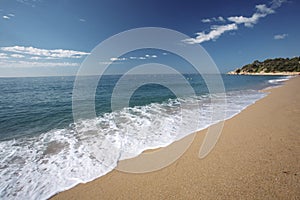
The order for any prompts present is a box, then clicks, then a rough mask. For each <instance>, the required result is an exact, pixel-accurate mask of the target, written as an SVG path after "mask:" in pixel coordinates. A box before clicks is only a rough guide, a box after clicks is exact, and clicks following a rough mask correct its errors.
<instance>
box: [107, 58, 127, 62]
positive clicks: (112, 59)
mask: <svg viewBox="0 0 300 200" xmlns="http://www.w3.org/2000/svg"><path fill="white" fill-rule="evenodd" d="M124 60H127V58H110V61H124Z"/></svg>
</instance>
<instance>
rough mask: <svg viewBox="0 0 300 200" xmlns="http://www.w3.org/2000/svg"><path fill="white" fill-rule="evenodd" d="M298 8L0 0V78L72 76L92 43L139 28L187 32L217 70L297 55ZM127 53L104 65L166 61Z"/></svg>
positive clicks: (228, 0) (224, 1)
mask: <svg viewBox="0 0 300 200" xmlns="http://www.w3.org/2000/svg"><path fill="white" fill-rule="evenodd" d="M299 10H300V1H298V0H249V1H240V0H185V1H179V0H178V1H176V0H126V1H122V0H118V1H117V0H98V1H96V0H95V1H92V0H85V1H83V0H0V77H22V76H25V77H26V76H61V75H75V74H76V73H77V71H78V69H79V67H80V64H81V63H82V61H83V60H84V59H85V58H86V57H87V56H88V55H89V54H90V52H91V50H92V49H94V48H95V47H96V46H97V45H98V44H99V43H100V42H102V41H104V40H105V39H107V38H109V37H111V36H113V35H115V34H117V33H120V32H122V31H126V30H129V29H133V28H140V27H163V28H168V29H173V30H176V31H179V32H181V33H184V34H186V35H188V36H189V37H191V38H190V39H188V40H186V41H183V42H184V43H185V44H186V45H201V46H202V47H203V48H204V49H205V50H206V51H207V52H208V53H209V55H210V56H211V57H212V59H213V60H214V61H215V63H216V65H217V67H218V68H219V70H220V71H221V72H223V73H225V72H228V71H230V70H233V69H235V68H238V67H242V66H243V65H245V64H248V63H252V62H253V61H254V60H260V61H263V60H265V59H267V58H276V57H284V58H286V57H290V58H291V57H295V56H300V48H299V46H300V26H299V25H298V23H299V20H300V12H299ZM135 53H136V54H134V53H133V54H131V55H128V56H127V57H123V58H111V61H114V62H116V63H117V64H118V65H119V66H122V65H123V64H124V65H128V64H129V63H130V62H141V63H142V62H144V63H147V62H158V63H159V62H163V60H167V59H169V60H174V56H173V55H172V54H168V53H166V52H159V51H157V52H155V51H150V52H149V51H144V52H143V51H141V52H135ZM175 60H176V59H175ZM179 63H180V62H179ZM180 65H182V66H181V67H184V63H180Z"/></svg>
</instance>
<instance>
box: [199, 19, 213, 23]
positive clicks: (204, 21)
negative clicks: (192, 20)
mask: <svg viewBox="0 0 300 200" xmlns="http://www.w3.org/2000/svg"><path fill="white" fill-rule="evenodd" d="M201 21H202V22H203V23H210V22H211V20H210V19H202V20H201Z"/></svg>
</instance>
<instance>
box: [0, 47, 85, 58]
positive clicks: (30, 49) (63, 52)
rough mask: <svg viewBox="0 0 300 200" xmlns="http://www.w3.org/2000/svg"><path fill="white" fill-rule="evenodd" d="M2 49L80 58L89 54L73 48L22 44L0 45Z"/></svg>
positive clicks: (50, 56)
mask: <svg viewBox="0 0 300 200" xmlns="http://www.w3.org/2000/svg"><path fill="white" fill-rule="evenodd" d="M1 50H2V51H7V52H13V53H19V54H28V55H33V56H44V57H49V58H81V57H83V56H86V55H89V53H86V52H81V51H74V50H64V49H53V50H48V49H38V48H35V47H24V46H13V47H1Z"/></svg>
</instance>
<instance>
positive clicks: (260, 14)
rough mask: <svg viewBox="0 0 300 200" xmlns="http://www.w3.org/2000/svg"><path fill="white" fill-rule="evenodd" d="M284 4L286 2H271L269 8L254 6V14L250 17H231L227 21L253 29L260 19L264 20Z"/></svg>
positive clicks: (282, 0) (275, 0) (276, 0)
mask: <svg viewBox="0 0 300 200" xmlns="http://www.w3.org/2000/svg"><path fill="white" fill-rule="evenodd" d="M284 2H286V0H274V1H272V2H271V5H270V7H268V6H266V5H265V4H260V5H256V6H255V8H256V12H255V13H253V14H252V16H251V17H244V16H233V17H228V18H227V19H228V20H229V21H231V22H234V23H236V24H244V25H245V26H246V27H253V26H254V25H255V24H257V23H258V21H259V19H260V18H264V17H266V16H268V15H270V14H273V13H275V9H276V8H279V7H280V6H281V4H282V3H284Z"/></svg>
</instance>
